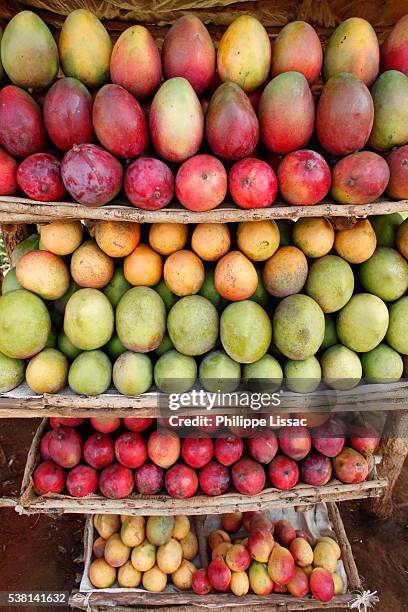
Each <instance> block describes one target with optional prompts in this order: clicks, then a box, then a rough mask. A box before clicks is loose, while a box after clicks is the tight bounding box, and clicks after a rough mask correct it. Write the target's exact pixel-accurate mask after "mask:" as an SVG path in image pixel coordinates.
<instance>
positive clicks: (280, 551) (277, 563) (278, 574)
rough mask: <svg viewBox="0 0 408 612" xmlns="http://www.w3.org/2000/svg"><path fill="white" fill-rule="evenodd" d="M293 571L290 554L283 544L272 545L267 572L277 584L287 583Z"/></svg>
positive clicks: (293, 562)
mask: <svg viewBox="0 0 408 612" xmlns="http://www.w3.org/2000/svg"><path fill="white" fill-rule="evenodd" d="M294 573H295V561H294V559H293V557H292V554H291V553H290V551H289V550H287V549H286V548H283V546H278V547H274V548H273V550H272V552H271V556H270V557H269V561H268V574H269V576H270V577H271V579H272V580H273V581H274V582H276V583H277V584H288V583H289V582H290V581H291V580H292V578H293V576H294Z"/></svg>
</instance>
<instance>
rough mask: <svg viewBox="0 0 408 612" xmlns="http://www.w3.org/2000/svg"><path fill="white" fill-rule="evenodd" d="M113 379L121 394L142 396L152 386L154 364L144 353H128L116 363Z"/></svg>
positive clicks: (120, 356) (122, 355) (121, 356)
mask: <svg viewBox="0 0 408 612" xmlns="http://www.w3.org/2000/svg"><path fill="white" fill-rule="evenodd" d="M112 378H113V384H114V385H115V387H116V389H117V390H118V391H119V393H123V395H130V396H135V395H140V394H141V393H145V392H146V391H148V390H149V389H150V386H151V384H152V380H153V368H152V362H151V361H150V358H149V357H148V356H147V355H144V354H143V353H133V352H132V351H126V352H124V353H122V354H121V355H119V357H118V358H117V360H116V361H115V364H114V366H113V371H112Z"/></svg>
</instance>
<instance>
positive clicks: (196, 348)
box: [167, 295, 219, 357]
mask: <svg viewBox="0 0 408 612" xmlns="http://www.w3.org/2000/svg"><path fill="white" fill-rule="evenodd" d="M218 328H219V323H218V313H217V310H216V308H215V306H213V304H212V303H211V302H210V301H209V300H207V299H206V298H204V297H202V296H201V295H188V296H186V297H183V298H181V299H180V300H178V302H177V303H176V304H175V305H174V306H173V307H172V308H171V310H170V312H169V315H168V318H167V331H168V333H169V336H170V339H171V341H172V343H173V344H174V346H175V348H176V349H177V351H179V353H182V354H183V355H189V356H193V357H194V356H197V355H203V354H204V353H207V352H208V351H210V350H211V349H212V348H213V347H214V346H215V343H216V342H217V339H218Z"/></svg>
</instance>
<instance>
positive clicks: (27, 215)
mask: <svg viewBox="0 0 408 612" xmlns="http://www.w3.org/2000/svg"><path fill="white" fill-rule="evenodd" d="M404 211H408V200H400V201H392V200H387V199H379V200H377V201H375V202H373V203H372V204H365V205H344V204H337V203H335V202H333V201H332V200H328V199H327V200H324V201H322V202H321V203H320V204H316V205H315V206H288V205H287V204H284V203H279V202H276V203H275V204H274V206H271V207H270V208H262V209H259V208H258V209H251V210H243V209H242V208H239V207H238V206H236V205H235V204H231V203H228V202H224V203H223V204H221V205H220V206H219V207H218V208H215V209H214V210H210V211H207V212H191V211H189V210H186V209H185V208H183V207H182V206H180V204H171V205H169V206H167V207H166V208H163V209H161V210H156V211H148V210H142V209H140V208H135V207H133V206H131V205H130V204H129V203H127V202H123V201H115V202H113V203H111V204H107V205H105V206H101V207H99V208H92V207H89V206H83V205H81V204H77V203H75V202H50V203H48V204H44V203H43V202H37V201H34V200H29V199H27V198H18V197H14V196H2V197H0V223H45V222H47V221H54V220H56V219H83V220H93V221H97V220H111V221H112V220H114V221H133V222H137V223H164V222H168V223H230V222H234V221H235V222H238V221H259V220H261V219H297V218H299V217H365V216H367V215H383V214H388V213H394V212H404Z"/></svg>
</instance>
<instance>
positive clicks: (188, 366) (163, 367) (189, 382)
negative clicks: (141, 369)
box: [154, 349, 197, 393]
mask: <svg viewBox="0 0 408 612" xmlns="http://www.w3.org/2000/svg"><path fill="white" fill-rule="evenodd" d="M196 378H197V364H196V362H195V359H194V358H193V357H190V356H188V355H183V354H182V353H179V352H178V351H175V350H174V349H170V350H168V351H166V352H165V353H164V354H163V355H161V357H159V359H158V360H157V361H156V364H155V366H154V381H155V383H156V386H157V387H158V388H159V389H160V391H162V392H163V393H186V392H187V391H190V389H191V388H192V386H193V385H194V383H195V381H196Z"/></svg>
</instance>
